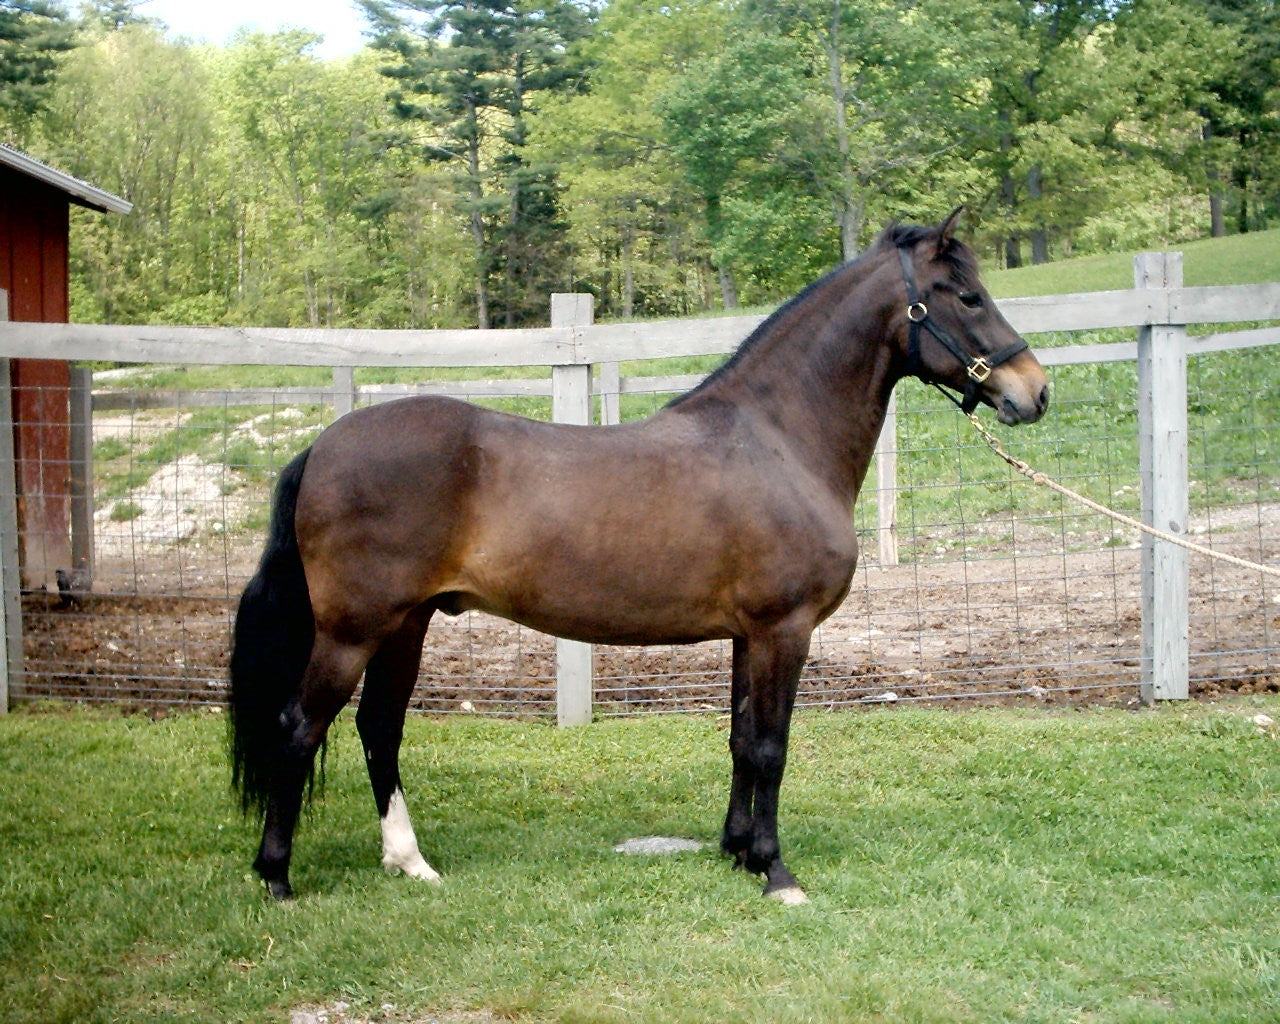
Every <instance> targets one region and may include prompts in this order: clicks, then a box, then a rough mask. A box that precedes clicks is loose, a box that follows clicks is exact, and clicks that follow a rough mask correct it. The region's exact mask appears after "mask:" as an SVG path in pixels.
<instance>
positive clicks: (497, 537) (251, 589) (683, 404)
mask: <svg viewBox="0 0 1280 1024" xmlns="http://www.w3.org/2000/svg"><path fill="white" fill-rule="evenodd" d="M959 212H960V211H959V210H957V211H956V212H955V213H953V214H952V215H951V216H950V217H949V218H947V219H946V220H945V221H944V222H943V223H942V224H941V225H940V226H937V227H921V226H917V225H893V226H891V227H889V228H888V229H886V230H885V232H884V233H883V234H882V235H881V236H880V238H879V239H878V240H877V242H876V243H875V244H874V246H873V247H872V248H870V249H869V250H868V251H867V252H866V253H865V254H864V255H863V256H861V257H860V258H859V259H857V260H856V261H854V262H852V263H849V264H846V265H844V266H841V267H840V268H838V269H837V270H835V271H833V272H831V273H830V274H828V275H827V276H825V277H823V278H822V279H821V280H819V281H817V282H816V283H814V284H812V285H810V286H809V287H808V288H807V289H806V290H805V291H803V292H802V293H801V294H800V295H798V296H796V297H795V298H794V299H792V300H791V301H790V302H788V303H787V304H786V305H784V306H782V307H781V308H780V309H779V310H778V311H777V312H776V313H774V314H773V315H772V316H771V317H769V318H768V320H766V321H765V322H764V323H763V324H762V325H761V326H760V327H759V328H758V329H757V330H756V331H754V332H753V333H752V334H751V336H750V337H748V338H747V340H746V341H745V342H744V343H743V344H742V345H741V347H740V348H739V349H738V350H737V352H736V353H735V354H734V355H733V356H732V357H730V358H729V359H728V360H727V361H726V362H725V363H724V364H723V365H722V366H721V367H720V369H718V370H717V371H716V372H714V373H712V374H711V375H710V376H709V377H708V378H707V379H706V380H704V381H703V382H702V383H701V384H699V385H698V386H697V387H696V388H694V389H693V390H692V391H690V392H688V393H687V394H684V395H682V396H680V397H678V398H676V399H675V400H674V401H672V402H671V403H670V404H668V405H667V406H665V407H664V408H663V409H661V410H660V411H659V412H657V413H656V414H655V415H653V416H652V417H650V418H649V419H646V420H643V421H640V422H634V423H626V424H623V425H619V426H567V425H559V424H549V423H543V422H536V421H533V420H529V419H524V418H521V417H518V416H512V415H507V414H505V413H501V412H495V411H491V410H487V409H483V408H479V407H476V406H474V405H470V404H467V403H465V402H460V401H454V400H452V399H446V398H433V397H421V398H407V399H403V400H400V401H396V402H390V403H387V404H385V405H378V406H372V407H368V408H363V409H359V410H357V411H355V412H352V413H350V414H348V415H346V416H343V417H342V418H341V419H339V420H337V421H336V422H335V423H334V424H332V425H331V426H330V427H328V428H327V429H326V430H325V431H324V432H323V433H322V434H321V435H320V436H319V437H318V438H317V439H316V441H315V443H314V444H312V445H311V447H310V449H308V450H307V451H304V452H303V453H302V454H300V455H298V456H297V457H296V458H295V459H294V460H293V461H292V462H291V463H289V465H288V466H287V467H286V468H285V469H284V470H283V471H282V473H281V475H280V479H279V481H278V484H277V489H276V495H275V504H274V509H273V513H272V520H271V525H270V530H269V537H268V540H267V545H266V550H265V552H264V553H263V555H262V560H261V564H260V565H259V567H258V570H257V573H256V575H255V576H254V577H253V578H252V580H251V581H250V582H249V584H248V586H247V587H246V588H245V591H244V594H243V596H242V597H241V599H240V604H239V607H238V610H237V614H236V620H235V629H234V639H233V650H232V657H231V701H230V703H231V715H230V723H231V747H232V778H233V783H234V784H235V785H238V786H239V788H240V792H241V798H242V802H243V806H244V809H245V811H246V812H248V811H250V810H255V809H256V810H257V811H258V813H259V814H260V815H261V816H262V817H263V819H264V820H263V835H262V843H261V846H260V848H259V851H258V855H257V859H256V861H255V862H254V867H255V868H256V870H257V872H258V874H259V875H260V876H261V878H262V879H263V880H264V881H265V883H266V885H267V889H268V891H269V893H270V895H271V896H273V897H275V898H277V899H286V898H288V897H289V896H291V895H292V890H291V888H290V885H289V858H290V853H291V849H292V841H293V833H294V828H295V825H296V823H297V819H298V815H299V811H300V808H301V804H302V800H303V792H304V789H306V788H307V787H308V785H309V781H310V779H311V777H312V773H313V770H314V764H315V757H316V753H317V751H318V750H319V749H320V747H321V745H322V743H323V741H324V738H325V734H326V731H327V729H328V728H329V725H330V723H331V722H332V721H333V719H334V717H335V716H336V715H337V713H338V712H339V711H340V710H341V709H342V707H343V706H344V705H345V704H346V703H347V701H348V700H349V699H350V698H351V696H352V694H353V693H354V691H355V689H356V685H357V683H358V682H359V681H360V678H361V676H362V675H363V677H364V690H363V693H362V695H361V699H360V705H359V709H358V711H357V714H356V727H357V730H358V732H359V735H360V740H361V743H362V745H363V748H364V754H365V760H366V762H367V764H368V770H369V778H370V781H371V783H372V786H373V797H374V801H375V804H376V806H377V811H378V816H379V819H380V821H381V827H382V850H383V853H382V863H383V865H384V867H386V868H387V869H388V870H389V871H393V872H395V871H403V872H404V873H405V874H407V875H410V876H412V877H414V878H419V879H425V880H428V881H438V879H439V876H438V875H437V874H436V872H435V871H434V870H433V869H432V868H431V866H430V865H429V864H428V863H427V862H426V860H424V859H423V856H422V854H421V852H420V851H419V848H418V842H417V839H416V837H415V835H414V831H413V827H412V824H411V823H410V820H409V814H408V810H407V808H406V804H405V800H404V791H403V788H402V786H401V780H400V772H399V750H400V742H401V737H402V734H403V729H404V719H405V711H406V707H407V705H408V701H409V698H410V695H411V692H412V690H413V687H414V683H415V680H416V678H417V674H418V664H419V659H420V657H421V652H422V645H423V638H424V635H425V633H426V630H427V625H428V623H429V622H430V621H431V617H432V616H433V615H434V614H435V613H436V612H444V613H445V614H446V615H458V614H460V613H462V612H464V611H467V610H469V609H476V610H480V611H485V612H489V613H492V614H494V615H499V616H502V617H503V618H507V619H510V620H513V621H515V622H518V623H522V624H524V625H526V626H530V627H532V628H534V629H537V630H541V631H542V632H544V633H551V634H554V635H555V636H559V637H566V638H569V639H573V640H582V641H587V642H590V643H597V644H683V643H695V642H698V641H703V640H715V639H728V640H730V641H731V642H732V649H733V670H732V683H731V731H730V739H729V747H730V752H731V756H732V765H733V776H732V784H731V786H730V793H729V811H728V814H727V816H726V818H725V822H724V830H723V833H722V838H721V850H722V852H723V853H724V854H726V855H727V856H729V857H732V858H733V860H734V862H735V866H737V867H742V868H745V869H746V870H747V871H750V872H752V873H755V874H756V875H758V876H763V877H764V879H765V889H764V891H765V894H766V895H769V896H772V897H774V898H777V899H779V900H781V901H782V902H784V903H800V902H803V901H804V900H805V899H806V897H805V894H804V892H803V891H802V889H801V888H800V886H799V884H798V883H797V882H796V879H795V877H794V876H793V875H792V873H791V872H790V871H789V870H788V868H787V867H786V865H785V864H784V863H783V860H782V856H781V853H780V849H779V844H778V793H779V789H780V786H781V783H782V775H783V768H784V765H785V763H786V757H787V734H788V729H789V726H790V721H791V712H792V707H793V705H794V703H795V696H796V686H797V681H798V678H799V675H800V670H801V668H802V666H803V664H804V661H805V657H806V655H807V653H808V650H809V642H810V635H811V634H812V632H813V630H814V628H815V627H816V626H817V625H818V623H820V622H822V621H823V619H825V618H826V617H827V616H828V615H830V614H831V613H832V612H833V611H834V610H835V609H836V608H837V607H838V606H839V605H840V603H841V601H842V600H843V599H844V597H845V595H846V594H847V593H848V590H849V586H850V582H851V580H852V577H853V572H854V566H855V564H856V560H857V554H858V545H857V541H856V539H855V536H854V529H853V521H852V507H853V503H854V500H855V499H856V498H857V496H858V491H859V488H860V487H861V485H862V481H863V478H864V476H865V475H866V472H867V467H868V464H869V462H870V459H871V455H872V449H873V447H874V445H875V441H876V437H877V435H878V434H879V432H880V428H881V425H882V423H883V421H884V416H885V409H886V406H887V404H888V401H889V396H890V392H891V391H892V389H893V387H894V385H895V384H896V383H897V382H898V380H900V379H901V378H903V377H904V376H907V375H913V376H916V377H919V378H921V379H922V380H924V381H926V382H929V383H933V384H936V385H938V386H945V387H948V388H951V389H955V390H957V391H960V392H962V393H963V396H964V397H963V400H960V399H954V398H953V401H956V402H957V404H961V405H962V406H964V407H965V408H966V409H972V408H973V407H974V406H976V405H977V404H978V403H979V402H982V403H985V404H987V405H989V406H992V407H993V408H994V409H995V411H996V414H997V417H998V418H999V419H1000V420H1001V421H1002V422H1004V423H1008V424H1015V423H1031V422H1034V421H1035V420H1038V419H1039V418H1040V417H1041V416H1042V415H1043V414H1044V411H1045V408H1046V406H1047V404H1048V388H1047V385H1046V379H1045V374H1044V371H1043V369H1042V368H1041V366H1040V363H1039V362H1038V360H1037V359H1036V358H1035V356H1034V355H1032V353H1031V352H1030V351H1029V350H1028V349H1027V346H1026V343H1025V342H1024V341H1023V340H1022V339H1021V338H1019V337H1018V335H1017V334H1016V333H1015V332H1014V330H1013V329H1012V328H1011V327H1010V326H1009V324H1008V322H1007V321H1006V320H1005V319H1004V317H1003V316H1001V314H1000V313H999V311H998V310H997V309H996V307H995V305H994V303H993V302H992V300H991V297H990V295H989V294H988V292H987V291H986V289H985V288H984V287H983V285H982V283H981V282H980V281H979V279H978V275H977V269H976V260H975V257H974V254H973V251H972V250H971V249H970V248H968V247H967V246H966V245H965V244H964V243H962V242H960V241H959V240H958V239H956V238H955V237H954V236H953V230H954V227H955V222H956V217H957V215H958V214H959ZM926 334H927V335H928V336H927V337H926Z"/></svg>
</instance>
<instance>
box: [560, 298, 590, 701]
mask: <svg viewBox="0 0 1280 1024" xmlns="http://www.w3.org/2000/svg"><path fill="white" fill-rule="evenodd" d="M594 319H595V300H594V298H593V297H592V296H591V295H583V294H577V293H563V292H561V293H556V294H553V295H552V296H551V326H552V327H584V326H586V325H588V324H590V323H591V322H592V321H593V320H594ZM551 418H552V420H554V421H555V422H556V423H580V424H586V423H590V422H591V364H590V363H583V364H581V365H573V366H555V367H552V369H551ZM592 662H593V650H592V647H591V645H590V644H584V643H579V642H578V641H576V640H561V639H559V638H557V639H556V723H557V724H558V725H561V726H568V725H585V724H586V723H588V722H590V721H591V701H592V691H593V689H594V678H593V675H594V669H593V664H592Z"/></svg>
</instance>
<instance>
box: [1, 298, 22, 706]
mask: <svg viewBox="0 0 1280 1024" xmlns="http://www.w3.org/2000/svg"><path fill="white" fill-rule="evenodd" d="M8 319H9V293H8V292H7V291H5V290H4V289H3V288H0V322H3V321H6V320H8ZM0 605H2V606H3V607H2V608H0V714H3V713H6V712H7V711H8V710H9V701H10V699H11V698H13V697H16V696H18V695H19V693H20V692H21V681H22V673H23V654H22V580H21V578H20V575H19V569H18V483H17V470H16V468H15V466H14V463H13V388H12V386H11V384H10V380H9V360H8V359H0Z"/></svg>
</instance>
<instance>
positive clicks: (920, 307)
mask: <svg viewBox="0 0 1280 1024" xmlns="http://www.w3.org/2000/svg"><path fill="white" fill-rule="evenodd" d="M928 315H929V307H928V306H926V305H925V304H924V303H923V302H920V301H916V302H913V303H911V305H909V306H908V307H907V319H908V320H910V321H911V322H912V323H913V324H922V323H924V320H925V317H927V316H928Z"/></svg>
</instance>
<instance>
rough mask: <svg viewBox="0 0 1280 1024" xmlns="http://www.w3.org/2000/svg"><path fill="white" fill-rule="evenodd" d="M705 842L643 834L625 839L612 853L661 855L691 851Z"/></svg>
mask: <svg viewBox="0 0 1280 1024" xmlns="http://www.w3.org/2000/svg"><path fill="white" fill-rule="evenodd" d="M706 845H707V844H706V843H703V842H699V841H698V840H697V839H676V838H674V837H672V836H643V837H641V838H639V839H627V840H625V841H623V842H621V843H619V844H618V845H617V846H615V847H614V848H613V852H614V853H629V854H633V855H637V856H644V857H663V856H667V855H668V854H672V853H693V852H695V851H697V850H701V849H702V848H703V847H704V846H706Z"/></svg>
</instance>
